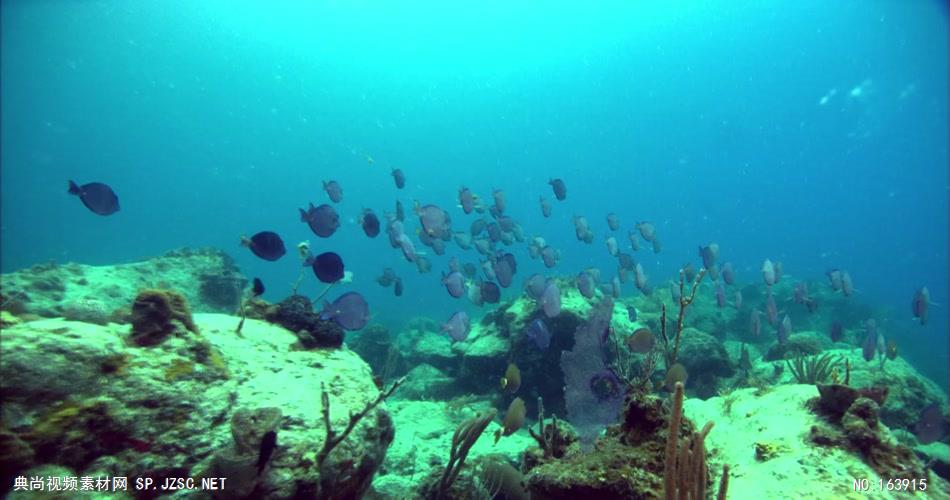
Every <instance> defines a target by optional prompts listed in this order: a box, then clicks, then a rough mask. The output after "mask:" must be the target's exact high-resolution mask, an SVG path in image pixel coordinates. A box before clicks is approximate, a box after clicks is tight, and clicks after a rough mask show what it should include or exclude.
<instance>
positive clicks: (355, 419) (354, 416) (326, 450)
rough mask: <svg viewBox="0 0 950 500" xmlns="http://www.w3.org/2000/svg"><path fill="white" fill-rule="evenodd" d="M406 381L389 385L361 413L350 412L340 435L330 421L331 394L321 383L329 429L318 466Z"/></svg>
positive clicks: (326, 422) (402, 380) (324, 420)
mask: <svg viewBox="0 0 950 500" xmlns="http://www.w3.org/2000/svg"><path fill="white" fill-rule="evenodd" d="M405 381H406V377H401V378H400V379H399V380H396V381H395V382H393V385H392V386H390V387H389V389H387V390H386V391H385V392H380V393H379V395H378V396H376V399H374V400H373V401H370V402H369V403H368V404H367V405H366V407H364V408H363V409H362V410H360V412H359V413H350V421H349V422H348V423H347V424H346V429H344V430H343V432H342V433H340V434H339V435H338V434H337V433H336V431H334V430H333V425H332V424H331V423H330V395H329V394H328V393H327V390H326V387H325V386H324V384H323V383H321V384H320V400H321V402H322V403H323V408H322V411H323V425H324V426H326V429H327V437H326V439H324V440H323V448H321V449H320V453H318V454H317V468H319V469H322V468H323V463H324V462H325V461H326V459H327V457H328V456H330V452H331V451H333V449H334V448H336V447H337V445H339V444H340V443H342V442H343V440H345V439H346V437H347V436H349V435H350V432H352V431H353V429H354V428H356V424H358V423H359V422H360V420H361V419H362V418H363V417H365V416H366V414H367V413H369V412H370V411H372V409H373V408H376V407H377V406H379V405H380V403H382V402H383V401H385V400H386V398H388V397H389V396H391V395H392V393H393V392H394V391H395V390H396V389H397V388H398V387H399V386H400V385H402V383H403V382H405Z"/></svg>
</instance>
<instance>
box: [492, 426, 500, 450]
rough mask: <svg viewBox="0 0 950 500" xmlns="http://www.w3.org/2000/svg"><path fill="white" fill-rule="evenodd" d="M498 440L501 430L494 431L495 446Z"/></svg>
mask: <svg viewBox="0 0 950 500" xmlns="http://www.w3.org/2000/svg"><path fill="white" fill-rule="evenodd" d="M499 439H501V429H498V430H497V431H495V444H498V440H499ZM495 444H493V445H492V446H494V445H495Z"/></svg>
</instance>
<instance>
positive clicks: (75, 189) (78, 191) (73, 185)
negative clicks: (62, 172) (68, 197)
mask: <svg viewBox="0 0 950 500" xmlns="http://www.w3.org/2000/svg"><path fill="white" fill-rule="evenodd" d="M69 194H74V195H76V196H79V195H80V194H82V190H81V189H79V185H77V184H76V183H75V182H73V181H72V180H70V181H69Z"/></svg>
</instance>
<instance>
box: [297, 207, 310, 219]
mask: <svg viewBox="0 0 950 500" xmlns="http://www.w3.org/2000/svg"><path fill="white" fill-rule="evenodd" d="M310 206H311V207H312V206H313V203H311V204H310ZM297 210H300V222H307V212H306V211H305V210H304V209H302V208H298V209H297Z"/></svg>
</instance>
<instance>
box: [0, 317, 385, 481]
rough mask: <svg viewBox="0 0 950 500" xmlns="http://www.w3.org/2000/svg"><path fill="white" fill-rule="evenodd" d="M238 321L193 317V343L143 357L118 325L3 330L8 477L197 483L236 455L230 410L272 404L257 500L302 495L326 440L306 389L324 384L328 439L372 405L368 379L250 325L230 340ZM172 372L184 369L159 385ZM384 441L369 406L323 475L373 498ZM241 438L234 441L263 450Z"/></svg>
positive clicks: (377, 410) (281, 332)
mask: <svg viewBox="0 0 950 500" xmlns="http://www.w3.org/2000/svg"><path fill="white" fill-rule="evenodd" d="M236 321H237V318H235V317H233V316H225V315H216V314H195V315H194V322H195V324H196V325H197V326H198V327H199V328H200V329H201V332H202V335H201V336H200V337H199V336H197V335H184V336H180V337H179V336H170V337H168V338H167V339H166V340H165V341H164V342H162V343H160V344H158V345H156V346H154V347H151V348H149V349H141V348H138V347H135V346H132V345H128V343H127V342H126V338H127V330H126V329H125V328H123V327H120V326H118V325H114V324H110V325H107V326H100V325H95V324H91V323H82V322H71V321H65V320H62V319H43V320H36V321H30V322H24V323H20V324H18V325H14V326H12V327H10V328H4V329H3V330H2V331H0V341H2V343H3V349H4V352H3V356H0V378H2V379H3V381H4V382H3V385H2V391H0V400H2V402H3V408H4V424H5V425H6V431H5V432H6V433H0V438H3V439H0V443H5V446H7V447H8V449H10V450H11V453H10V454H9V455H7V456H8V457H20V458H18V459H16V460H15V463H12V464H10V465H9V467H8V466H7V465H4V468H3V470H4V472H6V471H8V470H15V471H22V474H29V473H33V472H34V471H36V470H38V469H37V468H36V467H38V466H43V465H44V464H45V463H47V462H48V461H49V460H56V461H57V462H58V463H66V464H67V465H68V466H69V468H70V469H71V470H70V472H68V473H67V475H71V476H77V475H89V474H91V475H97V474H105V475H109V476H126V477H145V476H148V477H152V478H155V479H156V480H161V479H162V478H165V477H188V476H190V477H198V476H199V475H200V474H202V473H204V472H206V471H208V470H209V467H210V466H211V464H212V463H213V462H214V460H215V457H216V456H219V455H221V454H222V453H223V451H224V450H227V449H228V448H229V447H234V446H236V445H235V441H236V438H235V436H234V435H232V432H231V429H229V426H228V425H226V424H227V423H228V422H229V420H231V419H232V417H233V416H234V414H235V412H236V411H238V410H239V409H241V408H265V407H274V408H280V410H281V413H282V414H283V415H284V417H285V418H284V419H283V420H282V423H281V426H280V430H279V434H280V442H279V446H278V449H277V451H276V452H275V453H274V455H273V457H272V459H271V461H270V466H269V467H267V468H266V469H265V470H264V471H263V472H262V474H261V476H260V477H259V478H258V479H256V481H257V482H258V484H257V485H256V486H255V488H257V489H256V492H255V493H254V495H255V497H256V498H262V499H267V498H291V497H293V496H294V495H303V496H306V495H305V494H306V492H307V491H312V489H308V488H312V487H313V486H314V485H315V484H316V483H317V482H318V480H319V478H320V474H319V471H318V468H317V467H316V464H315V463H314V454H315V453H316V451H317V450H319V447H320V444H321V443H323V442H324V440H325V436H326V428H325V426H324V420H323V418H322V415H323V413H322V410H321V401H320V400H321V398H320V393H319V390H318V389H315V388H318V387H320V384H321V383H323V384H324V386H325V387H326V389H327V393H328V394H329V398H330V401H331V402H332V408H331V409H330V412H329V418H330V421H331V423H332V425H333V428H334V429H339V430H342V429H345V428H347V426H348V423H349V421H350V420H349V418H350V414H351V413H352V414H355V413H358V412H360V411H361V410H363V409H364V408H366V406H367V404H369V403H371V402H372V401H373V400H374V399H375V398H376V395H377V394H378V390H377V389H376V385H375V384H374V382H373V380H372V377H371V375H370V369H369V367H368V366H367V365H366V364H365V363H364V362H363V361H362V360H361V359H360V358H359V357H358V356H356V354H354V353H353V352H351V351H348V350H346V349H333V350H314V351H301V350H295V349H294V348H293V347H292V346H293V345H294V343H295V340H296V337H295V335H294V334H293V333H291V332H289V331H287V330H285V329H283V328H281V327H279V326H274V325H271V324H269V323H266V322H262V321H259V320H248V321H247V323H246V325H245V328H244V337H243V338H241V337H237V336H236V335H234V331H233V330H234V325H235V323H236ZM176 360H177V361H176ZM176 363H181V364H182V365H183V366H184V365H187V366H189V368H191V369H192V371H191V372H190V373H188V374H187V375H184V376H179V377H178V378H176V379H175V382H174V383H168V382H166V378H165V377H166V373H167V370H168V369H169V367H172V366H175V364H176ZM222 366H226V367H227V370H226V372H225V371H222ZM66 373H68V374H69V376H68V377H64V376H63V374H66ZM228 373H229V375H228ZM393 432H394V427H393V421H392V418H391V417H390V416H389V413H388V412H387V410H386V409H385V408H384V405H382V404H380V405H378V406H375V407H374V408H373V409H371V410H370V411H368V413H366V416H365V417H364V418H362V419H361V420H360V421H359V422H358V423H357V424H356V425H355V426H353V427H352V429H351V430H350V435H349V437H348V438H347V439H346V440H345V441H342V442H341V443H340V444H339V445H338V446H336V447H335V448H334V449H333V453H332V454H330V455H329V458H328V459H327V461H326V464H325V467H326V470H329V471H330V472H328V473H327V474H326V477H327V478H337V479H338V480H339V481H340V488H341V491H344V490H346V491H352V489H353V488H355V489H356V490H360V489H365V488H368V487H369V485H370V483H371V481H372V478H373V476H374V475H375V473H376V471H377V470H378V469H379V468H380V466H381V464H382V462H383V459H384V457H385V456H386V450H387V449H388V446H389V444H390V442H391V440H392V438H393ZM103 433H108V434H109V435H110V436H111V437H104V436H102V434H103ZM250 436H251V437H250V438H248V439H243V441H244V442H247V443H251V444H253V443H254V441H255V439H259V438H257V437H255V436H259V433H258V434H254V435H250ZM91 440H96V442H95V443H92V442H91ZM258 442H259V441H258ZM24 445H27V446H29V448H27V447H25V446H24ZM248 446H249V445H247V446H245V449H246V448H247V447H248ZM255 446H256V445H255ZM30 451H34V452H36V453H35V454H34V455H32V456H33V457H34V458H30V457H31V455H30ZM37 451H39V452H37ZM50 454H52V456H51V455H50ZM254 454H255V461H256V450H255V453H254ZM225 455H226V454H225ZM235 456H237V455H235ZM242 456H243V455H242ZM218 463H219V465H220V464H221V463H222V462H218ZM226 465H227V464H226ZM245 465H247V463H246V460H245V461H243V462H242V461H240V460H238V461H232V462H230V467H231V468H230V469H227V470H230V471H235V472H237V471H241V470H243V471H245V472H247V471H248V469H247V468H246V467H245V468H243V469H242V468H241V467H243V466H245ZM256 475H257V471H256V468H255V469H254V470H253V473H252V474H251V476H252V477H254V476H256ZM234 477H237V476H234ZM4 484H5V485H6V487H9V485H11V484H12V483H4ZM237 484H238V483H237V482H235V483H233V485H234V486H237Z"/></svg>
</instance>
